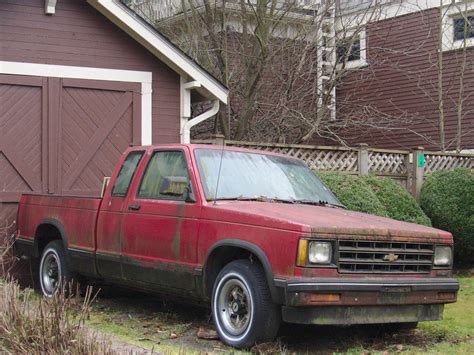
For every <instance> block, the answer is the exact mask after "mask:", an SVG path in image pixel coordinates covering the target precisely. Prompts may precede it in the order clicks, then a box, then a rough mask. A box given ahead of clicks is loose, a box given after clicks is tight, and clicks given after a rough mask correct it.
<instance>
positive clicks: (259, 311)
mask: <svg viewBox="0 0 474 355" xmlns="http://www.w3.org/2000/svg"><path fill="white" fill-rule="evenodd" d="M212 313H213V319H214V324H215V325H216V329H217V333H218V334H219V337H220V339H221V340H222V341H223V342H224V343H226V344H228V345H231V346H235V347H238V348H248V347H251V346H253V345H255V344H258V343H263V342H268V341H272V340H274V339H275V336H276V334H277V332H278V329H279V327H280V311H279V307H278V306H277V305H276V304H274V303H273V301H272V299H271V295H270V290H269V289H268V285H267V281H266V279H265V276H264V274H263V271H262V269H261V267H260V266H259V265H257V264H256V263H254V262H250V261H248V260H236V261H233V262H231V263H229V264H227V265H226V266H225V267H224V268H223V269H222V270H221V272H220V273H219V275H218V276H217V280H216V282H215V284H214V289H213V293H212Z"/></svg>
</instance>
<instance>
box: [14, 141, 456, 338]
mask: <svg viewBox="0 0 474 355" xmlns="http://www.w3.org/2000/svg"><path fill="white" fill-rule="evenodd" d="M103 195H104V196H103V197H73V196H48V195H33V194H27V195H23V196H22V197H21V201H20V205H19V211H18V232H17V238H16V245H17V248H18V250H19V252H20V253H21V254H23V255H26V256H30V257H34V258H38V259H39V279H40V285H41V290H42V293H43V294H44V295H45V296H49V297H50V296H51V295H52V294H53V293H54V292H55V290H56V288H57V286H58V283H59V282H60V281H62V280H64V279H65V280H71V279H72V278H74V279H75V280H79V281H80V282H85V280H87V279H89V280H91V279H96V280H100V281H101V282H105V283H110V284H117V285H122V286H126V287H131V288H135V289H140V290H144V291H148V292H150V291H151V292H156V293H159V294H167V295H172V296H173V297H176V298H177V297H179V298H180V299H184V300H187V301H192V302H196V301H197V302H201V303H202V304H203V305H204V304H209V305H210V306H211V309H212V313H213V319H214V322H215V326H216V329H217V331H218V334H219V336H220V338H221V340H222V341H224V342H225V343H227V344H230V345H233V346H236V347H248V346H251V345H253V344H255V343H258V342H266V341H270V340H272V339H274V337H275V336H276V334H277V331H278V328H279V325H280V322H281V320H283V321H286V322H290V323H306V324H309V323H311V324H343V325H347V324H365V323H395V324H398V325H401V326H403V325H404V326H407V325H408V326H413V325H416V322H418V321H428V320H437V319H441V317H442V312H443V306H444V304H446V303H451V302H455V301H456V296H457V290H458V287H459V285H458V282H457V281H456V280H455V279H453V278H452V276H451V268H452V262H453V260H452V248H453V238H452V235H451V234H450V233H448V232H444V231H441V230H437V229H434V228H428V227H424V226H420V225H416V224H410V223H405V222H399V221H395V220H391V219H388V218H381V217H376V216H372V215H368V214H363V213H357V212H351V211H348V210H347V209H346V208H345V207H344V206H343V205H342V204H341V203H340V202H339V201H338V200H337V198H336V197H335V196H334V195H333V194H332V193H331V191H330V190H329V189H328V188H327V187H326V186H325V185H324V184H323V183H322V182H321V181H320V180H319V179H318V177H317V176H316V175H315V174H313V172H312V171H311V170H310V169H309V168H308V167H307V166H306V165H305V164H304V163H303V162H301V161H299V160H297V159H294V158H290V157H287V156H283V155H279V154H272V153H266V152H261V151H252V150H246V149H239V148H229V147H226V148H222V147H216V146H204V145H166V146H148V147H133V148H130V149H128V150H127V151H126V152H125V153H124V154H123V156H122V157H121V158H120V161H119V163H118V165H117V167H116V168H115V171H114V172H113V175H112V176H111V179H110V183H109V184H108V185H107V187H106V189H105V192H104V194H103ZM208 302H209V303H208Z"/></svg>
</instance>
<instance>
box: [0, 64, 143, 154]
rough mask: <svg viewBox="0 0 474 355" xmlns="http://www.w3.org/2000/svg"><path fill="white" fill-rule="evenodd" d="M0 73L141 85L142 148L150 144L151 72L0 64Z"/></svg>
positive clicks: (51, 65) (49, 65)
mask: <svg viewBox="0 0 474 355" xmlns="http://www.w3.org/2000/svg"><path fill="white" fill-rule="evenodd" d="M0 74H15V75H31V76H47V77H53V78H69V79H87V80H105V81H122V82H132V83H140V84H141V98H142V100H141V104H142V107H141V111H142V117H141V131H142V132H141V140H142V142H141V143H142V145H150V144H152V88H151V83H152V73H151V72H145V71H134V70H117V69H103V68H91V67H73V66H66V65H53V64H36V63H21V62H5V61H0Z"/></svg>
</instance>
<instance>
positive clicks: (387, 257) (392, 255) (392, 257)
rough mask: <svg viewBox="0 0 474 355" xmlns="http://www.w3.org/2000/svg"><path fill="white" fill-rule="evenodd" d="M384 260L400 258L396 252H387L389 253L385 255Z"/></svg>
mask: <svg viewBox="0 0 474 355" xmlns="http://www.w3.org/2000/svg"><path fill="white" fill-rule="evenodd" d="M383 260H385V261H390V262H392V261H396V260H398V255H395V254H387V255H385V256H384V257H383Z"/></svg>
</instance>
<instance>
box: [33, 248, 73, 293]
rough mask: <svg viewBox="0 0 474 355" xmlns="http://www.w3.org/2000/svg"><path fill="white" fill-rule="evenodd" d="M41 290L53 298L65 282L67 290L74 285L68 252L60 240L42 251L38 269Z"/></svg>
mask: <svg viewBox="0 0 474 355" xmlns="http://www.w3.org/2000/svg"><path fill="white" fill-rule="evenodd" d="M38 276H39V285H40V292H41V294H42V295H43V296H45V297H48V298H51V297H53V295H54V293H55V292H56V291H57V290H58V288H59V287H60V285H61V284H62V283H63V284H65V287H66V292H68V291H72V290H69V288H70V286H71V287H72V281H73V276H74V275H73V274H72V273H71V270H70V268H69V265H68V262H67V258H66V252H65V250H64V246H63V243H62V242H61V241H60V240H54V241H52V242H50V243H48V244H47V245H46V247H45V248H44V250H43V252H42V253H41V259H40V263H39V269H38Z"/></svg>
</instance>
